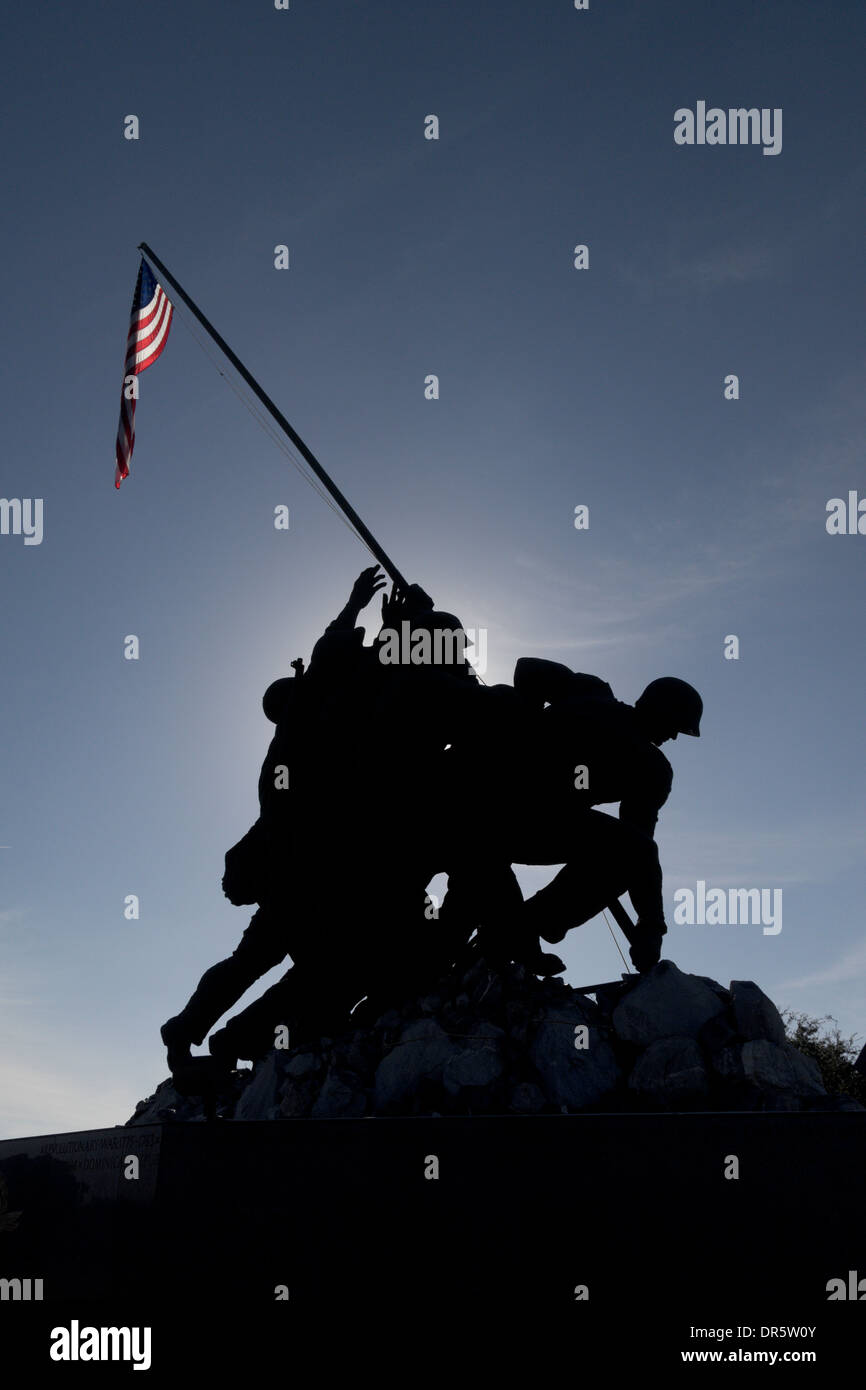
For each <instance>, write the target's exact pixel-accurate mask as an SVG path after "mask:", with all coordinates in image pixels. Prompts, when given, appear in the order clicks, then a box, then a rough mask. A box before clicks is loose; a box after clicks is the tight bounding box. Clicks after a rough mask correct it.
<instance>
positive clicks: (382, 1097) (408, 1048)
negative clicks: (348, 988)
mask: <svg viewBox="0 0 866 1390" xmlns="http://www.w3.org/2000/svg"><path fill="white" fill-rule="evenodd" d="M467 1002H468V1001H467ZM458 1051H459V1049H458V1048H457V1047H455V1045H454V1043H453V1042H452V1041H451V1039H450V1038H449V1037H448V1034H447V1033H445V1032H444V1031H443V1029H441V1028H440V1027H439V1024H438V1023H437V1022H436V1021H435V1019H432V1018H422V1019H419V1020H418V1021H417V1022H416V1023H410V1024H407V1026H406V1027H405V1028H404V1029H403V1031H402V1033H401V1035H400V1039H399V1042H397V1043H396V1044H395V1045H394V1047H393V1048H392V1049H391V1051H390V1052H389V1053H388V1054H387V1055H386V1056H385V1057H383V1058H382V1061H381V1062H380V1063H379V1065H378V1067H377V1068H376V1081H375V1103H376V1109H377V1110H379V1111H384V1110H387V1109H388V1108H389V1107H391V1106H394V1105H399V1104H400V1103H401V1102H402V1101H404V1100H406V1099H408V1098H409V1097H410V1096H412V1095H414V1094H415V1092H416V1090H417V1089H418V1086H419V1084H420V1082H421V1080H422V1079H424V1078H428V1079H435V1080H437V1081H438V1080H441V1078H442V1070H443V1068H444V1066H445V1063H446V1062H448V1061H450V1060H451V1058H452V1057H454V1056H455V1055H456V1054H457V1053H458Z"/></svg>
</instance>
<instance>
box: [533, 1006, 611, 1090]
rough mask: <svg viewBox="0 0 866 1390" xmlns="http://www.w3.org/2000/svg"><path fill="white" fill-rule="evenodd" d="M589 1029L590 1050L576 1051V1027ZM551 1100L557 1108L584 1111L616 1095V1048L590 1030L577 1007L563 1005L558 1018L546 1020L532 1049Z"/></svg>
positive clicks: (542, 1084)
mask: <svg viewBox="0 0 866 1390" xmlns="http://www.w3.org/2000/svg"><path fill="white" fill-rule="evenodd" d="M580 1025H585V1026H587V1027H589V1035H588V1040H587V1041H588V1046H587V1047H586V1048H577V1047H575V1045H574V1044H575V1036H576V1035H575V1031H574V1030H575V1027H577V1026H580ZM529 1055H530V1058H531V1060H532V1063H533V1065H534V1066H535V1068H536V1070H537V1072H538V1075H539V1077H540V1079H541V1088H542V1091H543V1092H544V1094H545V1095H546V1096H547V1099H548V1100H549V1101H550V1102H551V1103H552V1104H554V1105H556V1106H563V1105H567V1106H573V1107H575V1108H576V1109H582V1108H583V1107H584V1106H586V1105H593V1104H595V1102H596V1101H598V1100H601V1098H602V1096H605V1095H608V1094H609V1092H611V1091H613V1090H614V1088H615V1087H616V1085H617V1083H618V1081H619V1068H618V1066H617V1063H616V1057H615V1056H614V1053H613V1048H612V1047H611V1046H610V1044H609V1043H608V1042H607V1041H606V1039H605V1038H604V1035H603V1034H602V1032H601V1031H600V1029H598V1028H595V1027H590V1026H589V1024H588V1020H587V1018H586V1016H585V1015H584V1013H583V1012H582V1010H581V1009H580V1008H579V1007H578V1006H577V1005H576V1004H574V1003H572V1004H569V1005H567V1006H565V1005H560V1006H559V1007H558V1008H557V1010H556V1015H555V1017H552V1018H545V1019H543V1020H542V1022H541V1023H540V1024H539V1026H538V1030H537V1032H536V1034H535V1038H534V1039H533V1042H532V1045H531V1047H530V1049H529Z"/></svg>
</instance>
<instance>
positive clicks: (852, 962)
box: [780, 937, 866, 989]
mask: <svg viewBox="0 0 866 1390" xmlns="http://www.w3.org/2000/svg"><path fill="white" fill-rule="evenodd" d="M858 980H866V937H864V938H863V940H862V941H860V942H858V944H857V945H856V946H852V947H850V948H849V949H848V950H847V951H845V952H844V953H843V954H842V955H841V956H839V957H838V958H837V959H836V960H835V961H833V962H832V964H830V965H827V966H825V967H824V969H823V970H817V971H815V973H814V974H812V975H802V976H800V978H799V979H796V980H784V981H783V982H782V985H781V986H780V988H781V989H808V988H811V986H812V985H832V984H841V983H844V984H852V983H854V982H855V981H858Z"/></svg>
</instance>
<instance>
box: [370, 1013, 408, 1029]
mask: <svg viewBox="0 0 866 1390" xmlns="http://www.w3.org/2000/svg"><path fill="white" fill-rule="evenodd" d="M402 1022H403V1015H402V1014H401V1013H400V1010H399V1009H388V1010H387V1011H386V1012H385V1013H383V1014H382V1017H381V1018H377V1019H376V1025H375V1026H376V1027H377V1028H386V1029H393V1028H399V1027H400V1024H401V1023H402Z"/></svg>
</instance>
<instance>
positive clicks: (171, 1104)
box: [126, 1077, 196, 1125]
mask: <svg viewBox="0 0 866 1390" xmlns="http://www.w3.org/2000/svg"><path fill="white" fill-rule="evenodd" d="M191 1101H192V1098H191V1097H188V1096H182V1095H181V1094H180V1092H179V1091H176V1090H175V1088H174V1085H173V1084H172V1080H171V1077H168V1078H167V1080H165V1081H163V1082H161V1084H160V1085H159V1086H158V1087H157V1088H156V1090H155V1091H154V1093H153V1095H152V1096H148V1097H147V1099H146V1100H140V1101H139V1102H138V1105H137V1106H136V1107H135V1114H134V1115H133V1116H132V1118H131V1119H130V1120H127V1122H126V1123H127V1124H128V1125H153V1124H158V1123H159V1122H160V1121H161V1120H178V1119H185V1118H186V1114H185V1112H186V1111H187V1110H190V1109H195V1108H196V1107H195V1105H194V1103H192V1104H191Z"/></svg>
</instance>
